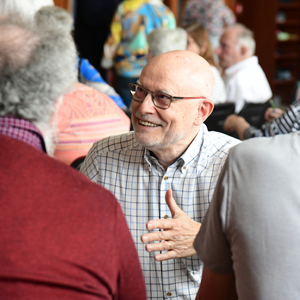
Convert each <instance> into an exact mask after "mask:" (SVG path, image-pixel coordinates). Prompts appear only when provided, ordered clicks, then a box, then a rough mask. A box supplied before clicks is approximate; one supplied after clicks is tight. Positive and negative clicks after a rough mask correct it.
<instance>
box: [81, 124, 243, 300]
mask: <svg viewBox="0 0 300 300" xmlns="http://www.w3.org/2000/svg"><path fill="white" fill-rule="evenodd" d="M201 127H202V129H201V130H200V132H199V134H198V135H197V136H196V138H195V139H194V141H193V142H192V143H191V144H190V146H189V147H188V148H187V150H186V151H185V152H184V153H183V154H182V155H181V157H179V158H178V159H177V160H176V161H175V162H174V163H173V164H172V165H170V166H169V167H168V169H167V170H166V171H165V170H164V168H163V167H162V166H161V165H160V163H159V161H158V160H157V159H156V158H155V157H154V156H152V155H151V154H150V152H149V151H148V150H147V149H146V148H145V147H144V146H142V145H140V144H138V143H137V142H136V141H135V139H134V132H129V133H128V134H123V135H119V136H112V137H109V138H106V139H103V140H100V141H98V142H96V143H95V144H94V145H93V147H92V148H91V150H90V151H89V153H88V156H87V157H86V159H85V161H84V163H83V166H82V167H81V171H82V172H83V173H84V174H86V175H87V176H88V177H89V178H90V179H91V180H92V181H94V182H97V183H99V184H101V185H103V186H104V187H105V188H107V189H108V190H110V191H111V192H112V193H113V194H114V195H115V196H116V198H117V199H118V201H119V203H120V205H121V207H122V209H123V212H124V214H125V217H126V220H127V223H128V226H129V229H130V231H131V234H132V237H133V240H134V242H135V245H136V248H137V251H138V255H139V259H140V263H141V267H142V270H143V273H144V278H145V282H146V288H147V296H148V299H151V300H152V299H153V300H154V299H155V300H162V299H169V298H170V299H180V300H183V299H195V297H196V293H197V291H198V288H199V283H200V279H201V274H202V262H201V261H200V260H199V257H198V256H197V255H194V256H192V257H186V258H180V259H171V260H167V261H162V262H158V261H155V259H154V255H155V254H157V253H154V252H151V253H148V252H147V251H146V250H145V245H144V244H143V243H142V242H141V235H142V234H144V233H147V229H146V223H147V222H148V221H150V220H155V219H166V218H172V215H171V213H170V210H169V208H168V206H167V204H166V202H165V195H166V192H167V190H168V189H172V191H173V197H174V200H175V201H176V203H177V205H178V206H179V207H180V209H182V210H183V211H184V212H185V213H186V214H187V215H188V216H189V217H190V218H192V219H193V220H195V221H197V222H202V220H203V218H204V215H205V213H206V211H207V209H208V206H209V204H210V201H211V198H212V195H213V191H214V188H215V185H216V182H217V179H218V177H219V174H220V171H221V169H222V167H223V164H224V162H225V160H226V157H227V155H228V152H229V149H230V148H231V147H232V146H234V145H236V144H238V143H239V142H240V141H239V140H236V139H234V138H232V137H229V136H227V135H224V134H221V133H218V132H209V131H207V128H206V126H205V125H204V124H203V125H202V126H201ZM99 200H101V199H99ZM103 213H105V212H103ZM99 218H101V216H99ZM99 234H101V233H99Z"/></svg>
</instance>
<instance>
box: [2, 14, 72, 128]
mask: <svg viewBox="0 0 300 300" xmlns="http://www.w3.org/2000/svg"><path fill="white" fill-rule="evenodd" d="M18 19H20V18H18ZM4 33H5V34H4ZM75 65H76V50H75V45H74V42H73V41H72V39H71V37H70V36H69V35H66V34H65V33H62V32H60V30H59V29H57V30H54V28H49V29H48V30H46V28H43V30H41V28H40V29H39V28H36V27H35V26H34V25H33V24H31V23H29V22H25V21H22V20H17V19H16V18H15V17H9V18H2V19H0V116H14V117H17V118H22V119H26V120H29V121H32V122H33V123H35V124H36V125H37V126H38V125H40V126H38V127H39V128H45V127H47V124H52V118H53V116H54V113H55V110H56V103H57V100H58V99H59V97H60V96H61V95H62V94H63V93H65V92H67V91H68V90H69V88H70V87H71V85H72V83H73V82H74V81H75V80H76V68H75ZM48 126H49V125H48Z"/></svg>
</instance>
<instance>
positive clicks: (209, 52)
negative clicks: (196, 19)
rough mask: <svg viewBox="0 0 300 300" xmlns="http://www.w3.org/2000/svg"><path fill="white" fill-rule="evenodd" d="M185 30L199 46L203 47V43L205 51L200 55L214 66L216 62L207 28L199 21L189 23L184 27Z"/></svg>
mask: <svg viewBox="0 0 300 300" xmlns="http://www.w3.org/2000/svg"><path fill="white" fill-rule="evenodd" d="M185 30H186V32H187V34H188V35H190V36H191V37H192V38H193V40H194V41H195V42H196V43H197V45H198V46H199V47H200V48H203V47H204V45H205V47H206V51H205V52H204V53H203V54H201V56H202V57H203V58H204V59H205V60H206V61H207V62H208V63H209V64H210V65H213V66H216V65H217V64H216V62H215V59H214V51H213V47H212V45H211V42H210V39H209V34H208V32H207V30H206V29H205V28H204V27H203V25H202V24H200V23H196V24H191V25H190V26H188V27H186V28H185Z"/></svg>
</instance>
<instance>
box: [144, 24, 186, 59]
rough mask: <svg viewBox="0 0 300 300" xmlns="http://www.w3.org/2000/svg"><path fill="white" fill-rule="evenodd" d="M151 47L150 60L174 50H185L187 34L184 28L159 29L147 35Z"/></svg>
mask: <svg viewBox="0 0 300 300" xmlns="http://www.w3.org/2000/svg"><path fill="white" fill-rule="evenodd" d="M147 42H148V45H149V52H148V60H149V59H151V58H152V57H154V56H156V55H159V54H162V53H165V52H168V51H173V50H185V49H186V45H187V34H186V31H185V30H184V29H183V28H179V27H178V28H175V29H169V28H158V29H154V30H153V31H152V32H151V33H149V34H148V35H147Z"/></svg>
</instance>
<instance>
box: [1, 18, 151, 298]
mask: <svg viewBox="0 0 300 300" xmlns="http://www.w3.org/2000/svg"><path fill="white" fill-rule="evenodd" d="M45 29H46V28H45V27H43V29H42V28H36V27H34V28H33V27H32V24H31V23H30V22H24V21H22V20H21V18H20V16H18V17H12V16H10V17H4V18H1V19H0V144H1V147H0V157H1V159H0V181H1V193H0V205H1V213H2V216H1V220H0V235H1V245H0V253H1V255H0V264H1V269H0V290H1V298H2V299H10V300H14V299H24V298H30V299H64V300H65V299H72V300H76V299H104V298H105V299H128V300H129V299H145V297H146V294H145V287H144V280H143V276H142V272H141V270H140V265H139V261H138V257H137V254H136V249H135V247H134V244H133V241H132V238H131V236H130V232H129V230H128V228H127V225H126V221H125V219H124V216H123V214H122V211H121V208H120V206H119V205H118V203H117V201H116V199H115V197H114V196H113V195H112V194H111V193H110V192H108V191H107V190H105V189H104V188H102V187H100V186H99V185H95V184H93V183H92V182H90V180H88V179H87V178H86V177H85V176H82V175H81V174H80V173H79V172H78V171H76V170H74V169H72V168H70V167H68V166H66V165H64V164H62V163H60V162H58V161H57V160H54V159H53V158H51V157H49V156H48V155H47V153H48V154H51V152H52V149H53V146H52V145H53V133H54V132H55V118H56V117H55V115H56V113H57V109H58V107H59V105H60V102H61V100H60V98H61V95H62V94H63V93H64V92H66V91H68V90H69V87H70V86H71V84H72V83H73V82H74V80H75V78H76V69H75V67H74V66H75V63H76V50H75V45H74V43H73V41H72V40H71V39H70V37H69V35H66V34H65V33H63V32H61V31H60V30H58V29H57V28H53V27H50V28H48V30H45ZM51 144H52V145H51ZM108 256H109V259H107V257H108Z"/></svg>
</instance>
